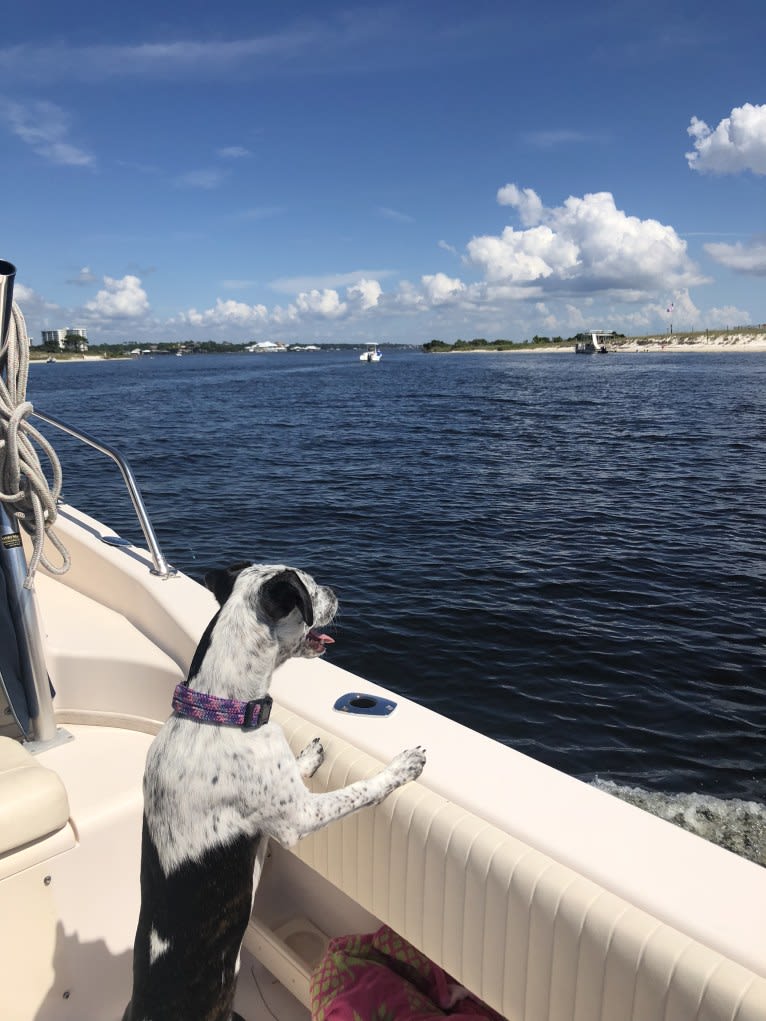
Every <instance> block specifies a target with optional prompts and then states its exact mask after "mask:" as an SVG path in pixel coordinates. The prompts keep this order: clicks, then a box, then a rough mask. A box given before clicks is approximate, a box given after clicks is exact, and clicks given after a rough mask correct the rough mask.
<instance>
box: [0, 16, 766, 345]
mask: <svg viewBox="0 0 766 1021" xmlns="http://www.w3.org/2000/svg"><path fill="white" fill-rule="evenodd" d="M2 29H3V30H2V34H0V152H2V165H3V173H2V180H3V189H4V198H5V201H4V203H3V213H2V216H1V217H0V258H3V259H6V260H8V261H10V262H12V263H13V264H14V265H15V266H16V267H17V276H16V287H15V296H16V300H17V301H18V303H19V304H20V306H21V308H22V311H23V312H24V315H25V317H26V321H27V327H28V331H29V334H30V337H31V339H32V342H33V343H39V342H40V331H41V330H45V329H57V328H67V327H85V328H86V329H87V332H88V338H89V339H90V341H91V343H112V342H125V341H127V342H128V343H135V342H144V341H146V342H149V341H152V340H153V341H184V340H216V341H229V342H232V343H241V342H244V341H247V342H250V341H261V340H276V341H285V342H298V343H301V342H332V341H340V342H356V343H370V342H373V341H375V342H384V343H385V342H403V343H413V344H422V343H424V342H426V341H428V340H431V339H433V338H439V339H441V340H445V341H450V342H451V341H454V340H456V339H458V338H463V339H471V338H474V337H485V338H487V339H496V338H506V339H511V340H524V339H528V338H531V337H532V336H534V335H543V336H562V337H569V336H572V335H573V334H575V333H577V332H579V331H583V330H589V329H604V330H616V331H617V332H619V333H625V334H627V335H633V336H635V335H641V334H647V333H653V332H667V331H669V330H670V329H671V328H672V329H673V330H674V332H680V331H688V330H700V329H706V328H707V329H719V328H726V327H734V326H736V325H746V324H759V323H763V322H766V64H765V63H764V57H763V45H764V43H763V40H764V38H766V3H764V0H727V2H726V3H723V2H721V0H693V2H692V0H663V2H659V0H611V2H609V3H606V2H604V0H599V2H595V0H580V2H578V3H571V0H566V2H564V0H503V2H496V0H472V2H470V3H466V2H465V0H460V2H456V0H439V2H432V0H407V2H406V3H404V2H402V3H400V2H387V0H381V2H380V3H369V4H360V3H357V4H351V3H338V2H336V0H325V2H323V3H316V2H313V3H306V2H293V0H280V2H279V3H271V2H268V3H263V2H258V0H247V2H245V0H217V2H215V3H213V2H211V0H204V2H203V0H184V2H183V3H181V2H180V0H177V2H168V0H151V2H147V0H133V2H132V3H131V4H124V5H123V4H105V3H103V2H99V3H95V2H91V0H87V2H86V0H69V2H68V3H66V4H61V3H59V2H56V3H53V2H52V0H26V2H25V3H24V4H21V3H17V4H14V5H6V6H4V11H3V19H2Z"/></svg>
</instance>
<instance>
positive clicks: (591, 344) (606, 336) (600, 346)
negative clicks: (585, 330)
mask: <svg viewBox="0 0 766 1021" xmlns="http://www.w3.org/2000/svg"><path fill="white" fill-rule="evenodd" d="M613 337H614V334H612V333H604V331H603V330H591V333H590V340H581V341H578V342H577V343H576V344H575V354H578V355H595V354H599V355H606V354H609V348H608V347H607V346H606V345H607V344H608V343H609V341H611V340H612V339H613Z"/></svg>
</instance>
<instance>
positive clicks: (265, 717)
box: [172, 684, 271, 730]
mask: <svg viewBox="0 0 766 1021" xmlns="http://www.w3.org/2000/svg"><path fill="white" fill-rule="evenodd" d="M172 705H173V711H174V712H175V713H176V715H177V716H182V717H184V718H185V719H187V720H199V721H200V722H202V723H218V724H220V725H222V726H224V727H242V729H243V730H256V729H257V728H258V727H262V726H263V725H264V723H268V722H269V716H270V715H271V696H270V695H266V696H265V697H264V698H254V699H253V700H252V702H240V701H238V700H237V699H236V698H218V696H217V695H208V694H207V693H206V692H204V691H194V690H193V689H192V688H189V687H188V686H187V685H186V684H179V685H178V686H177V687H176V690H175V691H174V692H173V702H172Z"/></svg>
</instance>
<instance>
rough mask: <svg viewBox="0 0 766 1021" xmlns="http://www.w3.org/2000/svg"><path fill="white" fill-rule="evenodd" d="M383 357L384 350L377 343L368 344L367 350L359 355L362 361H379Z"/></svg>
mask: <svg viewBox="0 0 766 1021" xmlns="http://www.w3.org/2000/svg"><path fill="white" fill-rule="evenodd" d="M382 357H383V352H382V351H381V350H380V348H379V347H378V345H377V344H368V345H367V350H366V351H363V352H362V353H361V354H360V355H359V361H360V362H379V361H380V359H381V358H382Z"/></svg>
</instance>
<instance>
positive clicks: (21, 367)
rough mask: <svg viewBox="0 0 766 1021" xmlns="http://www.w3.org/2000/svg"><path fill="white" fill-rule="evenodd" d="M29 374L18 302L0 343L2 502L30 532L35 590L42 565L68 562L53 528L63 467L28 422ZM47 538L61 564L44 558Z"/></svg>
mask: <svg viewBox="0 0 766 1021" xmlns="http://www.w3.org/2000/svg"><path fill="white" fill-rule="evenodd" d="M3 370H4V371H3ZM28 375H29V339H28V337H27V326H26V323H25V322H24V316H23V315H22V314H21V309H20V308H19V306H18V305H17V304H16V303H15V302H14V303H13V309H12V313H11V316H10V320H9V322H8V331H7V333H6V336H5V341H4V343H3V345H2V347H0V502H2V503H3V504H4V505H5V509H6V511H7V513H8V515H9V516H10V517H12V518H15V519H16V520H17V521H18V522H19V524H20V525H21V527H22V528H23V529H24V530H25V531H26V532H27V533H28V534H29V535H30V536H31V539H32V556H31V558H30V561H29V566H28V569H27V577H26V580H25V582H24V587H25V588H32V586H33V584H34V577H35V572H36V571H37V568H38V566H39V565H40V564H42V565H43V567H44V568H45V569H46V570H47V571H50V572H51V574H64V573H65V572H66V571H68V570H69V563H70V561H69V554H68V552H67V550H66V548H65V547H64V545H63V543H62V542H61V540H60V539H59V538H58V536H57V535H56V533H55V532H54V531H53V527H52V526H53V523H54V522H55V520H56V517H57V515H58V511H57V509H56V501H57V500H58V498H59V496H60V494H61V479H62V476H61V465H60V463H59V459H58V457H57V456H56V451H55V450H54V449H53V447H52V446H51V444H50V443H49V442H48V441H47V440H46V438H45V437H44V436H43V435H42V433H41V432H39V431H38V430H37V429H35V428H34V426H32V425H30V423H29V415H30V414H31V413H32V411H33V410H34V408H33V406H32V404H31V403H30V402H29V401H28V400H27V399H26V393H27V377H28ZM35 446H37V447H39V449H40V451H41V452H42V454H43V455H44V456H45V457H46V458H47V459H48V462H49V464H50V468H51V474H52V482H51V483H50V484H49V483H48V479H47V478H46V476H45V474H44V472H43V470H42V468H41V467H40V459H39V457H38V454H37V450H36V449H35ZM46 536H47V538H48V539H49V540H50V541H51V543H52V544H53V546H54V547H55V549H56V550H57V551H58V553H59V554H60V556H61V561H62V562H61V564H60V565H55V564H51V562H50V561H49V560H48V559H47V557H46V556H45V553H44V546H45V539H46Z"/></svg>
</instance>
